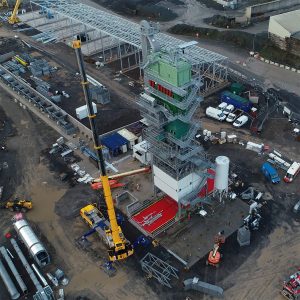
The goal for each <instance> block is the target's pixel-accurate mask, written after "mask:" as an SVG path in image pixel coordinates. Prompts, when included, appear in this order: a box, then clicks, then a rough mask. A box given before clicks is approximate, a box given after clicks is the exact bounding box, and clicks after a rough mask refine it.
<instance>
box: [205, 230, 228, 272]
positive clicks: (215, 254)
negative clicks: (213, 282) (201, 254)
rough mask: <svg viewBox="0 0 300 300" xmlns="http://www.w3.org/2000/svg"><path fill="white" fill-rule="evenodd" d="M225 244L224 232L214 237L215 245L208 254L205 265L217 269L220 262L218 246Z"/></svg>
mask: <svg viewBox="0 0 300 300" xmlns="http://www.w3.org/2000/svg"><path fill="white" fill-rule="evenodd" d="M224 243H225V236H224V232H223V231H221V232H219V233H218V234H217V235H216V236H215V243H214V246H213V249H212V250H211V251H210V252H209V254H208V258H207V260H206V265H211V266H213V267H216V268H217V267H219V263H220V262H221V257H222V255H221V253H220V251H219V250H220V246H221V244H224Z"/></svg>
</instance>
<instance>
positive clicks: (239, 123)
mask: <svg viewBox="0 0 300 300" xmlns="http://www.w3.org/2000/svg"><path fill="white" fill-rule="evenodd" d="M248 120H249V118H248V117H247V116H245V115H243V116H240V117H239V118H237V119H236V120H235V121H234V122H233V126H234V127H242V126H243V125H245V124H246V123H247V122H248Z"/></svg>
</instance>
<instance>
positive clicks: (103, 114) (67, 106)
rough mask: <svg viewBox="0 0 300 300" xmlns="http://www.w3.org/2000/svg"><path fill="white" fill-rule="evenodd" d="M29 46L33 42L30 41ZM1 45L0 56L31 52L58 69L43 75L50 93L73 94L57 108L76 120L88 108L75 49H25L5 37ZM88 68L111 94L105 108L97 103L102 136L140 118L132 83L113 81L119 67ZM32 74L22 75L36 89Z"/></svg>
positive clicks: (58, 45)
mask: <svg viewBox="0 0 300 300" xmlns="http://www.w3.org/2000/svg"><path fill="white" fill-rule="evenodd" d="M9 32H11V35H12V34H13V32H12V31H11V29H9V28H6V29H5V30H2V29H0V34H2V33H3V34H4V33H5V34H7V33H9ZM27 34H28V33H27ZM18 35H19V36H20V37H21V38H22V39H24V40H28V39H29V37H28V36H27V35H24V34H22V33H18ZM30 43H34V42H32V41H30ZM0 44H1V47H0V55H1V54H4V53H8V52H10V51H15V52H16V53H18V54H22V53H29V54H31V55H32V56H33V57H36V58H44V59H46V60H47V61H48V62H49V63H50V65H51V66H56V67H58V71H57V72H55V73H53V74H51V75H50V76H44V77H42V79H43V80H45V81H46V82H48V83H50V84H51V89H50V91H51V92H52V93H54V92H55V91H56V90H58V91H60V92H61V91H65V92H66V93H68V94H69V95H70V98H65V97H63V96H62V102H61V103H60V104H58V106H60V107H61V108H62V109H63V110H65V111H66V112H67V113H69V114H70V115H72V116H73V117H75V118H76V113H75V109H76V108H78V107H80V106H82V105H85V100H84V96H83V91H82V87H81V85H80V77H79V76H76V75H75V74H76V72H77V70H78V67H77V60H76V56H75V52H74V50H73V49H70V47H68V46H67V45H65V44H63V43H58V44H56V45H47V46H45V45H43V44H38V49H39V50H38V49H33V48H28V47H26V46H25V45H24V44H23V43H22V42H21V41H20V39H13V38H4V37H3V38H0ZM85 65H86V72H87V74H89V75H91V76H93V77H94V78H95V79H96V80H99V81H100V82H101V83H102V84H104V85H105V86H106V87H107V88H108V90H109V93H110V99H111V101H110V103H108V104H105V105H101V104H97V110H98V113H97V119H96V124H97V127H98V132H99V134H103V133H106V132H108V131H111V130H114V129H117V128H120V127H123V126H126V125H128V124H131V123H133V122H136V121H138V120H140V119H141V117H140V113H139V111H138V108H137V106H136V104H135V101H134V99H135V97H136V94H137V92H136V91H135V88H134V87H132V88H129V89H128V88H127V86H128V82H129V81H130V80H129V79H128V78H127V77H125V76H121V77H122V79H121V82H117V81H114V80H113V79H114V75H115V67H116V66H115V65H114V64H112V66H110V65H108V66H107V67H103V68H101V69H100V70H96V68H95V65H94V64H89V63H85ZM30 75H31V72H29V71H27V72H26V74H22V76H23V77H24V78H25V79H26V80H27V81H28V82H30V83H31V84H33V86H35V84H34V83H33V81H32V80H31V79H30ZM124 85H125V86H124ZM131 89H132V91H131ZM81 122H82V123H83V124H84V125H85V126H87V127H89V121H88V120H87V119H83V120H81Z"/></svg>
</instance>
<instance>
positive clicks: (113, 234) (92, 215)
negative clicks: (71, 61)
mask: <svg viewBox="0 0 300 300" xmlns="http://www.w3.org/2000/svg"><path fill="white" fill-rule="evenodd" d="M72 46H73V48H74V49H75V52H76V57H77V62H78V67H79V71H80V74H81V80H82V82H81V83H82V87H83V93H84V98H85V101H86V106H87V110H88V117H89V121H90V125H91V130H92V133H93V141H94V148H95V150H96V152H97V156H98V168H99V171H100V178H101V182H102V185H103V193H104V198H105V202H106V207H107V213H108V219H109V224H108V226H107V227H105V226H104V225H103V218H102V216H100V215H99V211H98V209H97V207H96V206H94V205H91V204H89V205H87V206H86V207H83V208H82V209H81V210H80V215H81V217H82V218H83V219H84V220H85V221H86V222H87V223H88V224H89V226H90V227H91V228H92V229H95V230H96V231H100V230H101V228H103V229H104V230H102V233H104V234H105V236H106V240H107V241H108V242H107V245H108V248H109V250H108V255H109V260H110V261H116V260H122V259H125V258H127V257H128V256H130V255H132V254H133V247H132V245H131V244H130V242H129V241H128V240H126V238H125V237H124V235H123V232H122V229H121V227H120V226H119V225H118V223H117V217H116V212H115V208H114V203H113V199H112V195H111V189H110V185H109V179H108V176H107V174H106V169H105V161H104V158H103V153H102V145H101V144H100V143H99V138H98V134H97V129H96V124H95V117H96V115H95V114H94V110H93V106H92V102H91V100H90V96H89V91H88V83H89V82H88V80H87V76H86V73H85V68H84V63H83V57H82V52H81V42H80V41H79V40H76V41H73V43H72ZM97 220H98V221H99V222H98V221H97ZM97 222H98V223H99V225H98V224H95V223H97ZM97 225H98V226H97Z"/></svg>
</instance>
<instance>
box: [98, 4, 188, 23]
mask: <svg viewBox="0 0 300 300" xmlns="http://www.w3.org/2000/svg"><path fill="white" fill-rule="evenodd" d="M94 2H96V3H99V4H100V5H103V6H105V7H107V8H109V9H111V10H113V11H114V12H116V13H118V14H121V15H126V16H131V17H137V18H140V19H142V18H147V19H152V20H155V21H171V20H173V19H175V18H176V17H177V14H175V13H174V12H172V11H171V10H169V9H167V8H166V7H164V6H161V5H159V2H160V0H151V1H147V2H146V3H145V1H142V0H126V1H122V0H112V1H111V0H109V1H108V0H94ZM169 2H170V3H172V4H176V5H182V4H183V2H182V1H180V0H169Z"/></svg>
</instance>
